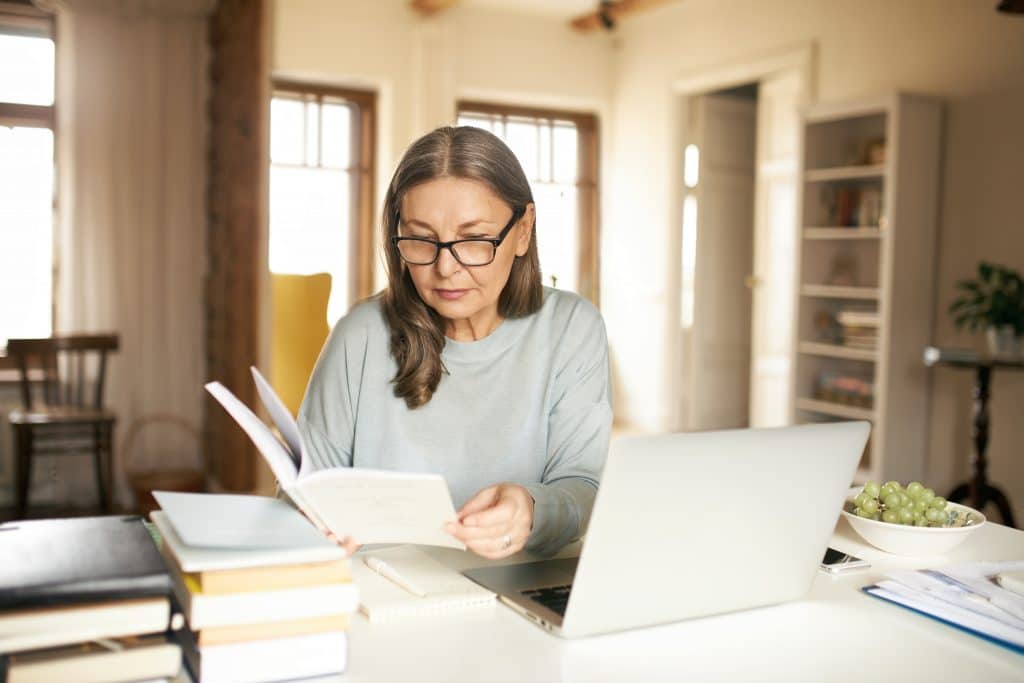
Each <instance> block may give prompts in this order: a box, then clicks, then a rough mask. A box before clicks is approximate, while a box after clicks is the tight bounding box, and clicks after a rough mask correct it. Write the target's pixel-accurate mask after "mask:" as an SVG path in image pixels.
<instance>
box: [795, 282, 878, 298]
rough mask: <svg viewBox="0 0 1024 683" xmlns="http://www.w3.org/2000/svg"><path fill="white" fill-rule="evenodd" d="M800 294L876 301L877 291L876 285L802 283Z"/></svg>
mask: <svg viewBox="0 0 1024 683" xmlns="http://www.w3.org/2000/svg"><path fill="white" fill-rule="evenodd" d="M800 294H801V295H803V296H810V297H817V298H820V299H865V300H871V301H877V300H878V298H879V291H878V288H877V287H837V286H834V285H803V286H802V287H800Z"/></svg>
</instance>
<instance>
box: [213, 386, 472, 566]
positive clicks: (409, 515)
mask: <svg viewBox="0 0 1024 683" xmlns="http://www.w3.org/2000/svg"><path fill="white" fill-rule="evenodd" d="M263 384H264V385H265V386H264V389H265V390H266V391H268V392H269V393H270V394H273V390H272V389H271V388H270V385H269V384H266V382H264V383H263ZM257 386H259V383H258V382H257ZM206 390H207V391H209V392H210V394H211V395H212V396H213V397H214V398H216V399H217V401H219V402H220V404H221V405H222V406H223V407H224V409H225V410H227V411H228V413H229V414H230V415H231V417H233V418H234V419H235V421H236V422H237V423H238V424H239V426H240V427H241V428H242V429H243V430H244V431H245V433H246V434H248V435H249V438H250V439H251V440H252V442H253V443H254V444H255V445H256V448H257V449H258V450H259V451H260V453H261V454H262V455H263V457H264V459H265V460H266V461H267V464H268V465H269V466H270V469H271V471H272V472H273V473H274V477H275V478H276V479H277V481H278V483H279V484H280V485H281V488H282V489H283V490H284V492H285V493H287V494H288V496H289V497H290V498H291V499H292V500H293V501H294V502H295V504H296V505H297V506H298V507H299V509H300V510H302V512H303V513H304V514H305V515H306V516H307V517H309V519H310V520H311V521H312V522H313V523H314V524H316V525H317V526H318V527H319V528H321V529H322V530H325V531H330V532H332V533H333V534H334V535H335V536H337V537H338V538H344V537H346V536H349V537H352V538H353V539H354V540H355V541H356V542H357V543H360V544H364V545H365V544H376V543H412V544H419V545H436V546H442V547H446V548H458V549H459V550H465V545H464V544H463V543H462V542H461V541H458V540H457V539H455V538H453V537H452V536H450V535H449V534H447V533H445V531H444V528H443V527H444V525H445V523H447V522H451V521H455V519H456V514H455V505H454V504H453V503H452V497H451V493H450V492H449V490H448V484H447V482H446V481H445V480H444V477H442V476H441V475H439V474H420V473H407V472H394V471H390V470H374V469H366V468H359V467H338V468H334V469H326V470H313V471H306V468H305V467H304V465H305V464H306V462H305V460H304V459H303V458H302V454H301V453H300V454H299V462H300V464H299V466H298V467H296V464H295V460H293V458H292V455H291V453H290V452H289V450H288V448H287V447H286V446H285V445H284V444H282V443H281V442H280V441H279V440H278V439H277V437H276V436H274V433H273V432H272V431H271V430H270V428H269V427H268V426H267V425H266V424H265V423H264V422H263V420H261V419H260V418H259V417H257V416H256V414H255V413H253V412H252V411H251V410H250V409H249V408H248V406H246V405H245V404H244V403H242V402H241V401H239V400H238V398H237V397H236V396H235V395H234V394H233V393H231V391H229V390H228V389H227V388H226V387H225V386H224V385H222V384H221V383H219V382H210V383H209V384H207V385H206ZM268 412H270V413H271V415H274V416H275V419H279V420H282V421H284V422H285V423H287V422H288V421H289V420H291V416H290V415H289V414H288V412H287V410H284V411H279V410H277V409H276V408H274V409H271V408H270V407H268ZM278 428H279V430H280V431H281V432H282V434H284V433H288V432H290V431H291V429H290V426H289V425H288V424H285V427H284V428H281V426H280V425H279V427H278ZM296 434H297V430H296ZM295 438H296V439H298V437H297V436H296V437H295ZM299 447H300V449H301V444H300V446H299Z"/></svg>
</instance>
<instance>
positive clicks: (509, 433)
mask: <svg viewBox="0 0 1024 683" xmlns="http://www.w3.org/2000/svg"><path fill="white" fill-rule="evenodd" d="M389 337H390V335H389V331H388V327H387V323H386V322H385V319H384V314H383V310H382V307H381V302H380V300H379V298H373V299H370V300H368V301H366V302H363V303H361V304H359V305H357V306H356V307H354V308H353V309H352V310H351V311H350V312H349V314H348V315H346V316H345V317H344V318H342V319H341V320H340V321H339V322H338V324H337V325H336V326H335V328H334V330H333V331H332V332H331V335H330V337H329V338H328V340H327V343H326V344H325V345H324V348H323V351H321V353H320V358H319V360H318V361H317V364H316V368H315V369H314V371H313V375H312V377H311V378H310V381H309V387H308V388H307V389H306V397H305V399H304V400H303V402H302V408H301V409H300V411H299V432H300V433H301V435H302V439H303V452H304V457H308V458H309V459H310V462H309V463H308V464H306V465H305V466H304V468H310V469H320V468H328V467H351V466H358V467H369V468H378V469H388V470H401V471H405V472H431V473H437V474H441V475H442V476H444V477H445V479H446V480H447V482H448V487H449V489H450V490H451V493H452V498H453V500H454V502H455V507H456V509H458V508H459V507H461V506H462V505H463V503H465V502H466V501H467V500H469V498H470V497H472V496H473V494H475V493H476V492H477V491H479V490H480V489H483V488H485V487H487V486H491V485H492V484H497V483H501V482H512V483H516V484H520V485H522V486H524V487H525V488H526V489H527V490H528V491H529V492H530V494H531V495H532V496H533V498H534V501H535V507H534V518H533V531H532V532H531V534H530V538H529V540H528V542H527V546H526V547H527V549H528V550H531V551H533V552H537V553H541V554H550V553H554V552H557V551H558V550H559V549H560V548H561V547H562V546H564V545H565V544H566V543H568V542H570V541H572V540H574V539H576V538H578V537H579V536H581V535H582V534H583V533H584V532H585V531H586V526H587V522H588V520H589V519H590V511H591V509H592V508H593V505H594V497H595V495H596V494H597V486H598V480H599V479H600V474H601V469H602V467H603V466H604V461H605V456H606V455H607V452H608V440H609V437H610V432H611V423H612V411H611V395H610V378H609V366H608V343H607V337H606V335H605V328H604V321H603V320H602V319H601V314H600V313H598V311H597V309H596V308H594V306H592V305H591V304H590V303H589V302H587V301H586V300H584V299H582V298H580V297H579V296H577V295H575V294H571V293H568V292H563V291H559V290H555V289H549V288H545V290H544V304H543V306H542V307H541V309H540V310H539V311H538V312H536V313H534V314H533V315H529V316H527V317H525V318H517V319H507V320H505V321H503V322H502V323H501V324H500V325H499V326H498V328H497V329H496V330H495V331H494V332H492V333H491V334H490V335H488V336H487V337H485V338H483V339H481V340H479V341H474V342H456V341H452V340H450V339H449V340H447V342H446V344H445V347H444V350H443V352H442V354H441V357H442V360H443V362H444V366H445V368H447V373H446V374H443V375H442V377H441V382H440V384H439V385H438V388H437V391H436V392H435V393H434V396H433V398H431V400H430V401H429V402H428V403H427V404H426V405H424V406H421V407H420V408H417V409H414V410H410V409H409V408H408V407H406V405H405V401H404V400H403V399H401V398H398V397H396V396H395V395H394V390H393V385H392V384H391V380H392V379H393V378H394V376H395V371H396V369H397V366H396V364H395V361H394V359H393V358H392V357H391V353H390V351H389V346H388V340H389ZM357 540H358V539H357Z"/></svg>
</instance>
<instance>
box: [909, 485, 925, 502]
mask: <svg viewBox="0 0 1024 683" xmlns="http://www.w3.org/2000/svg"><path fill="white" fill-rule="evenodd" d="M923 492H924V486H922V485H921V482H919V481H912V482H910V483H909V484H907V495H908V496H910V497H911V498H913V499H914V500H917V499H918V498H920V497H921V494H922V493H923Z"/></svg>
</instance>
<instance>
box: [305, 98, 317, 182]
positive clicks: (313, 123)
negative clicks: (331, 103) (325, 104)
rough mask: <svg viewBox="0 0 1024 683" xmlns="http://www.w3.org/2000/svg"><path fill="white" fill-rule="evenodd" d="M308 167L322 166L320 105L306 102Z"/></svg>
mask: <svg viewBox="0 0 1024 683" xmlns="http://www.w3.org/2000/svg"><path fill="white" fill-rule="evenodd" d="M306 165H307V166H319V165H320V105H319V104H317V103H316V102H315V101H307V102H306Z"/></svg>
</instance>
